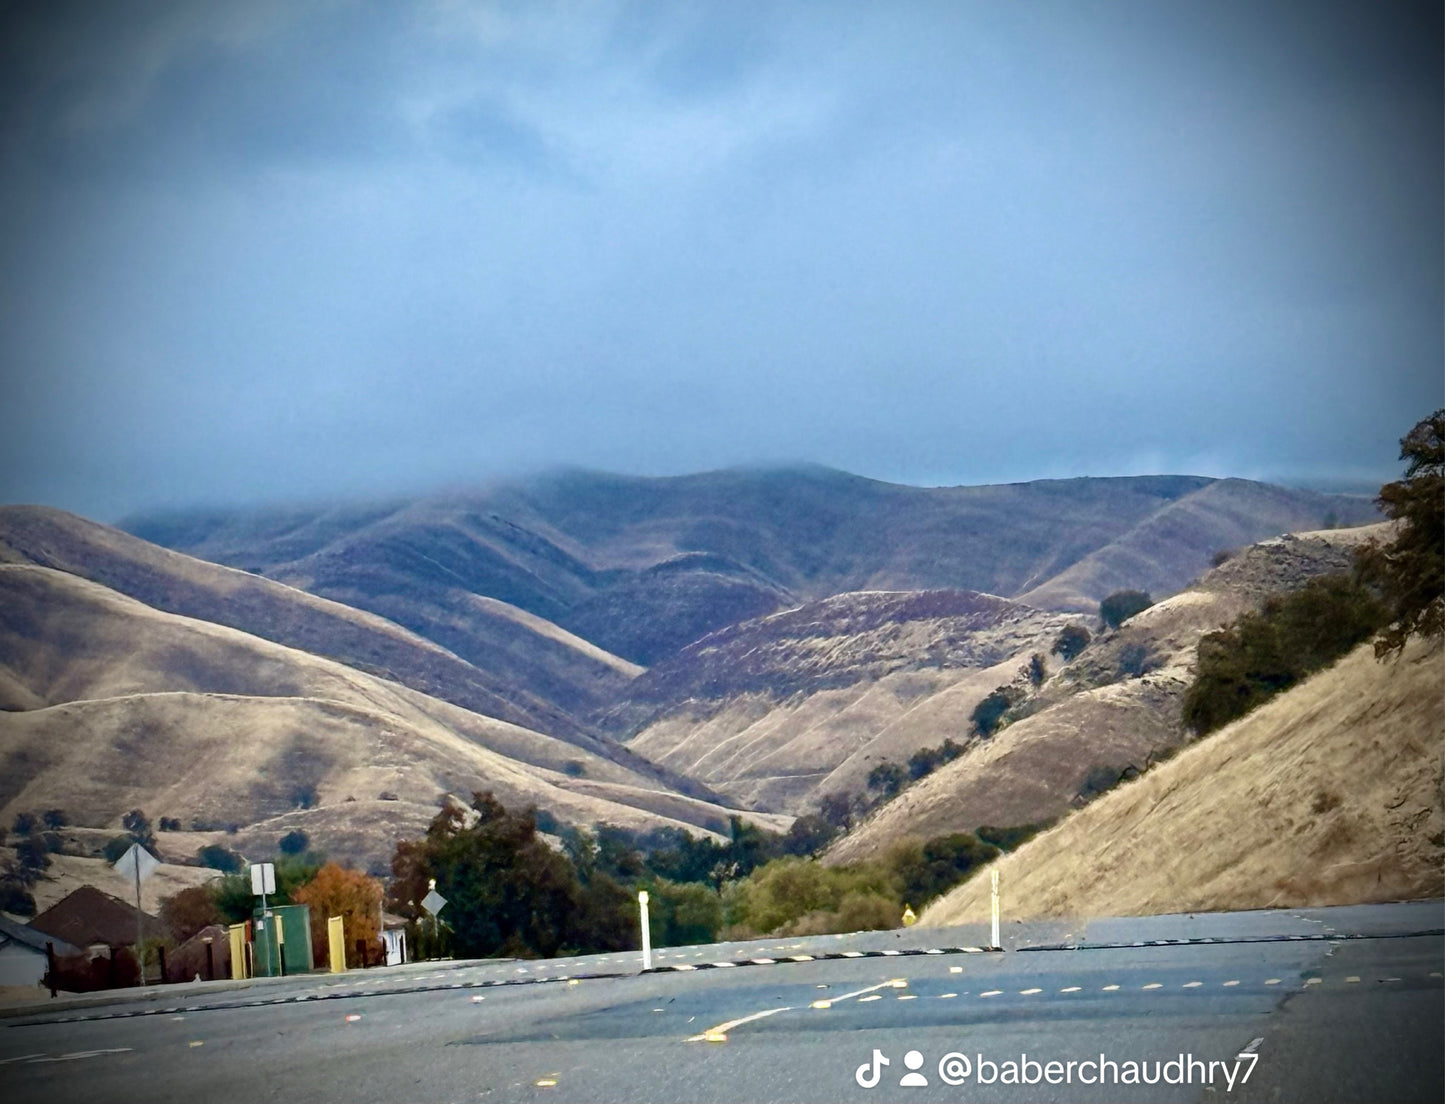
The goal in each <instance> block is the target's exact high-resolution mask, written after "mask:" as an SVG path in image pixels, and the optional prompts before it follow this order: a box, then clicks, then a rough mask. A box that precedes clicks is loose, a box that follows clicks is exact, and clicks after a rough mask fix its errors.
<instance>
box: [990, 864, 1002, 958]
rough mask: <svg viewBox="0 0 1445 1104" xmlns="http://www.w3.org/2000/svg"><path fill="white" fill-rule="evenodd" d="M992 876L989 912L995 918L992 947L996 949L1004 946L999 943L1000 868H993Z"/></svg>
mask: <svg viewBox="0 0 1445 1104" xmlns="http://www.w3.org/2000/svg"><path fill="white" fill-rule="evenodd" d="M990 875H991V877H990V879H989V880H990V882H991V883H992V886H993V889H992V892H991V893H990V895H989V896H990V904H989V911H990V913H991V914H992V916H993V944H992V945H993V946H994V947H999V946H1002V944H1000V943H999V941H998V867H996V866H995V867H994V868H993V870H992V871H990Z"/></svg>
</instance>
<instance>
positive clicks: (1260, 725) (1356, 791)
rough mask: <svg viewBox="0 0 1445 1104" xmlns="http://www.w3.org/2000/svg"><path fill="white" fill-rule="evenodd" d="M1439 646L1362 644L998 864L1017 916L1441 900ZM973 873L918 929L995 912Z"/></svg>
mask: <svg viewBox="0 0 1445 1104" xmlns="http://www.w3.org/2000/svg"><path fill="white" fill-rule="evenodd" d="M1442 690H1445V650H1442V647H1441V644H1440V643H1439V642H1438V641H1435V642H1422V641H1415V642H1412V643H1411V644H1410V645H1409V647H1407V649H1406V650H1405V652H1404V654H1403V655H1402V656H1400V657H1399V658H1398V659H1395V660H1389V661H1385V662H1380V661H1378V660H1376V659H1375V657H1374V653H1373V651H1372V649H1371V647H1370V646H1369V645H1368V644H1366V645H1362V646H1360V647H1359V648H1358V649H1356V650H1355V651H1354V652H1352V653H1351V654H1350V655H1348V656H1346V657H1345V658H1344V659H1342V660H1340V662H1338V663H1337V664H1335V665H1334V666H1333V667H1331V668H1329V669H1327V670H1325V671H1321V672H1319V673H1318V674H1316V675H1315V676H1314V677H1312V678H1310V679H1309V680H1307V681H1306V682H1304V683H1301V684H1300V685H1299V686H1296V687H1294V688H1293V689H1291V690H1289V691H1287V692H1286V693H1284V694H1281V695H1280V696H1278V697H1277V698H1275V699H1273V700H1272V701H1269V702H1267V703H1265V704H1264V705H1262V706H1261V707H1260V708H1258V709H1257V710H1255V711H1254V712H1252V713H1250V714H1249V715H1248V716H1246V717H1243V718H1241V719H1239V720H1237V721H1235V722H1234V723H1232V724H1230V725H1228V726H1226V727H1225V728H1223V729H1220V730H1219V731H1218V732H1217V733H1215V734H1214V735H1212V736H1210V737H1207V738H1206V739H1204V740H1202V741H1200V742H1199V743H1197V744H1194V745H1192V746H1190V747H1188V748H1186V749H1185V750H1184V751H1182V752H1181V753H1180V754H1179V755H1178V756H1177V757H1176V758H1174V759H1173V760H1171V761H1169V762H1167V763H1164V764H1162V765H1161V766H1159V767H1156V768H1155V769H1154V770H1152V771H1151V772H1149V773H1148V774H1146V775H1145V776H1144V777H1142V778H1140V779H1138V780H1136V781H1134V782H1130V783H1126V784H1125V785H1123V786H1121V787H1120V788H1118V789H1117V790H1115V791H1113V792H1112V793H1109V794H1106V795H1105V796H1103V797H1101V798H1100V799H1099V800H1097V801H1096V802H1094V803H1093V804H1091V805H1088V806H1087V807H1085V808H1083V809H1081V810H1079V811H1078V812H1076V813H1074V814H1073V815H1071V816H1069V817H1068V818H1067V819H1066V820H1064V821H1063V822H1062V823H1060V824H1059V825H1057V826H1056V827H1054V828H1052V829H1050V830H1049V831H1047V832H1045V833H1043V834H1041V835H1039V836H1037V837H1035V838H1034V839H1033V840H1031V841H1030V842H1028V843H1026V844H1024V845H1023V846H1022V847H1021V848H1019V849H1018V850H1017V851H1015V852H1013V853H1012V854H1009V855H1006V856H1004V857H1003V858H1001V859H999V860H998V862H997V865H998V869H999V872H1000V882H1001V886H1002V898H1003V911H1004V914H1005V915H1006V916H1007V917H1009V918H1012V919H1028V918H1045V917H1057V918H1086V917H1091V916H1129V915H1146V914H1150V913H1164V912H1181V911H1191V912H1194V911H1207V910H1220V909H1254V908H1279V907H1303V906H1310V905H1333V904H1352V903H1359V902H1369V901H1388V900H1399V899H1402V898H1417V897H1434V896H1439V895H1441V893H1442V892H1445V875H1442V862H1445V810H1442V787H1445V773H1442V755H1445V713H1442V710H1441V698H1442ZM988 911H989V901H988V879H986V878H979V877H975V878H974V879H972V880H971V881H969V882H967V883H965V884H964V885H962V886H960V887H958V888H957V889H955V890H954V891H953V892H952V893H950V894H948V895H946V896H945V897H943V898H942V899H941V900H939V901H938V902H936V903H935V904H934V905H932V906H931V907H930V908H929V909H928V910H927V911H926V912H925V913H924V914H923V917H922V919H921V922H922V923H924V924H930V925H940V926H941V925H948V924H957V923H964V922H968V921H977V920H982V919H985V918H986V917H987V916H988Z"/></svg>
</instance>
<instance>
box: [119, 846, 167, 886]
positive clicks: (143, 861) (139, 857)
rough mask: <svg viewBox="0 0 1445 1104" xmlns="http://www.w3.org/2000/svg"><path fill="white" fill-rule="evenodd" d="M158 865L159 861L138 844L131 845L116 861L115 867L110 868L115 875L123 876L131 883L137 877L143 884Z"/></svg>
mask: <svg viewBox="0 0 1445 1104" xmlns="http://www.w3.org/2000/svg"><path fill="white" fill-rule="evenodd" d="M160 865H161V863H160V860H159V859H157V858H156V857H155V856H154V855H152V854H151V853H150V852H149V851H147V850H146V849H145V848H144V847H142V846H141V845H140V844H138V843H133V844H131V845H130V849H129V850H128V851H126V853H125V854H124V855H122V856H121V857H120V858H118V859H116V861H115V865H114V866H112V867H111V869H112V870H114V871H115V872H116V873H117V874H123V875H125V877H127V878H129V879H130V880H131V881H135V880H136V879H137V877H139V879H140V881H142V882H143V881H145V880H146V879H147V878H149V877H150V876H151V875H152V874H154V873H155V872H156V867H158V866H160ZM137 867H139V870H137Z"/></svg>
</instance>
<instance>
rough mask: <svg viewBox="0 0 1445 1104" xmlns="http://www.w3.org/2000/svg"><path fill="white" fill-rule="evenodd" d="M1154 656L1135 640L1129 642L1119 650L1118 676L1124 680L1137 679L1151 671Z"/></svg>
mask: <svg viewBox="0 0 1445 1104" xmlns="http://www.w3.org/2000/svg"><path fill="white" fill-rule="evenodd" d="M1153 664H1154V656H1153V655H1152V654H1151V653H1150V651H1149V649H1148V648H1146V647H1145V646H1144V645H1143V644H1141V643H1140V642H1139V641H1137V640H1133V641H1130V642H1129V643H1128V644H1125V645H1124V646H1123V647H1122V648H1120V649H1119V664H1118V670H1119V674H1120V675H1121V676H1123V677H1124V678H1138V677H1139V676H1140V675H1143V674H1146V673H1148V672H1149V671H1150V670H1152V669H1153Z"/></svg>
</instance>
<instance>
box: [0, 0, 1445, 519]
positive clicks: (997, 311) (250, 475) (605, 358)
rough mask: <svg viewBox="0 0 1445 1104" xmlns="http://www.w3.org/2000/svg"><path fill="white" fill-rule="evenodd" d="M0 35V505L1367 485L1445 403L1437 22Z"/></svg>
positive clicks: (1061, 20)
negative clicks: (0, 378) (822, 486)
mask: <svg viewBox="0 0 1445 1104" xmlns="http://www.w3.org/2000/svg"><path fill="white" fill-rule="evenodd" d="M9 18H10V19H11V25H10V27H8V28H6V30H5V32H4V33H0V43H4V45H3V46H0V51H3V54H0V123H3V124H4V134H5V138H4V139H3V140H0V236H3V238H4V240H5V241H6V242H7V245H8V247H9V248H8V257H7V262H6V263H5V265H3V266H0V365H3V366H4V371H5V372H6V374H7V375H6V379H5V387H4V398H5V399H6V402H7V404H8V406H9V408H10V410H11V411H12V414H11V417H12V421H13V423H14V424H13V427H12V428H13V432H12V433H11V434H9V435H8V436H7V438H6V439H5V440H4V441H3V443H0V498H31V499H34V498H40V499H44V500H49V501H55V502H58V503H60V504H66V505H73V506H77V507H80V508H82V509H85V510H89V511H91V512H94V513H97V514H100V515H101V516H115V515H116V514H117V513H119V512H123V511H124V510H125V509H129V508H132V507H134V506H137V505H141V504H144V503H146V502H149V501H153V500H158V499H161V498H166V499H172V500H177V499H178V500H205V499H208V498H214V497H221V498H235V497H267V496H268V495H290V494H313V493H329V492H331V491H333V490H345V491H347V492H348V493H350V492H356V493H363V492H365V491H366V490H367V489H368V488H381V487H385V488H386V489H388V490H391V489H404V488H406V487H414V486H423V485H425V484H427V483H429V482H435V481H439V480H441V481H448V482H455V481H459V480H466V479H469V478H480V477H482V476H485V475H487V474H489V473H491V472H496V471H511V470H516V469H518V468H522V467H527V466H543V465H548V464H551V463H558V462H571V463H577V464H584V465H594V466H604V467H606V466H610V467H620V468H625V469H629V470H637V471H654V472H661V471H684V470H690V469H695V468H699V467H705V466H710V465H717V464H728V463H737V462H744V461H749V460H753V459H757V458H772V459H813V460H819V461H823V462H827V463H832V464H836V465H838V466H842V467H847V468H851V469H853V470H857V471H860V472H862V473H864V474H872V475H882V476H886V477H890V478H896V479H904V480H906V479H910V478H917V479H926V480H932V481H939V482H958V481H962V480H963V479H965V478H967V479H988V478H999V479H1019V478H1027V477H1029V476H1030V475H1031V474H1049V475H1057V474H1060V473H1062V472H1065V471H1077V472H1088V473H1093V474H1108V473H1110V472H1111V471H1118V470H1132V469H1133V467H1134V466H1136V465H1137V463H1138V462H1139V459H1138V458H1140V457H1148V458H1150V460H1151V462H1153V460H1154V459H1155V458H1157V462H1158V463H1159V464H1160V465H1161V466H1164V467H1169V468H1172V469H1174V470H1182V469H1184V468H1186V467H1187V466H1188V465H1190V464H1193V463H1198V462H1202V461H1201V458H1207V459H1208V461H1209V462H1210V463H1211V464H1214V465H1217V468H1218V470H1219V471H1221V472H1223V471H1226V470H1233V471H1239V472H1258V471H1269V472H1273V473H1276V474H1286V473H1288V472H1289V471H1292V470H1297V471H1300V472H1308V473H1309V474H1311V475H1312V476H1317V475H1319V473H1321V472H1327V471H1328V470H1331V469H1332V468H1334V469H1338V470H1340V471H1342V472H1344V471H1348V472H1350V473H1355V474H1357V473H1358V472H1359V471H1361V470H1369V469H1371V468H1372V467H1373V468H1374V469H1376V470H1381V471H1382V473H1383V474H1388V472H1389V470H1391V469H1392V466H1393V458H1394V452H1395V440H1396V438H1398V436H1399V435H1400V434H1401V433H1402V432H1403V431H1404V430H1405V429H1406V428H1408V425H1409V424H1410V423H1411V422H1412V421H1413V420H1414V419H1416V418H1418V417H1420V416H1421V415H1422V414H1423V413H1425V412H1426V411H1427V410H1428V409H1429V408H1431V407H1432V406H1434V405H1439V404H1440V402H1441V383H1440V378H1439V364H1440V362H1441V354H1442V349H1441V335H1440V327H1439V303H1440V301H1441V297H1442V295H1445V277H1442V264H1441V259H1440V255H1439V248H1438V245H1439V241H1440V238H1441V236H1442V232H1445V229H1442V224H1441V211H1440V204H1439V196H1440V194H1441V192H1442V179H1441V168H1440V163H1441V158H1440V157H1439V148H1440V138H1439V135H1440V133H1441V114H1442V112H1441V105H1440V100H1439V95H1438V89H1439V83H1440V62H1439V57H1438V49H1437V48H1435V47H1436V46H1438V41H1439V37H1440V36H1439V33H1438V30H1439V23H1440V16H1439V12H1438V8H1436V9H1431V8H1428V7H1423V8H1419V9H1416V8H1413V7H1396V6H1391V8H1390V9H1389V11H1388V12H1385V11H1383V10H1381V9H1380V8H1378V6H1367V5H1364V4H1330V5H1323V6H1317V7H1314V8H1311V9H1309V10H1308V11H1305V10H1304V9H1302V8H1299V7H1298V6H1294V5H1290V4H1287V3H1266V4H1254V5H1234V6H1221V5H1218V4H1213V3H1181V4H1170V5H1145V6H1141V5H1135V4H1125V3H1106V4H1102V5H1096V6H1094V7H1091V8H1089V9H1088V10H1087V11H1086V10H1084V9H1080V8H1078V7H1077V6H1076V5H1073V4H1066V3H1061V4H1055V5H1043V6H1037V5H1029V6H1000V5H994V4H967V3H965V4H936V5H935V4H918V5H906V6H901V7H900V6H878V5H870V4H846V3H845V4H838V5H828V6H827V7H822V6H813V5H796V4H756V5H747V6H738V5H731V4H723V3H702V4H690V5H681V6H680V5H674V4H661V3H628V2H622V0H615V2H599V3H593V4H586V5H583V4H572V3H555V4H553V3H527V4H504V3H464V2H460V0H436V2H431V3H425V4H418V5H377V4H368V3H361V2H355V3H352V2H341V0H335V2H332V0H323V2H314V0H313V2H306V3H296V2H293V3H284V4H283V3H275V4H270V3H266V4H261V3H247V4H241V5H235V4H220V3H217V4H201V3H194V2H189V0H187V2H176V3H167V4H162V3H151V4H138V5H126V6H121V5H113V6H106V5H79V4H76V5H46V6H44V7H40V6H37V7H34V8H27V9H25V11H24V12H21V13H20V14H19V15H16V14H15V10H12V12H11V14H10V16H9ZM1432 44H1434V45H1433V46H1432Z"/></svg>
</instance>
